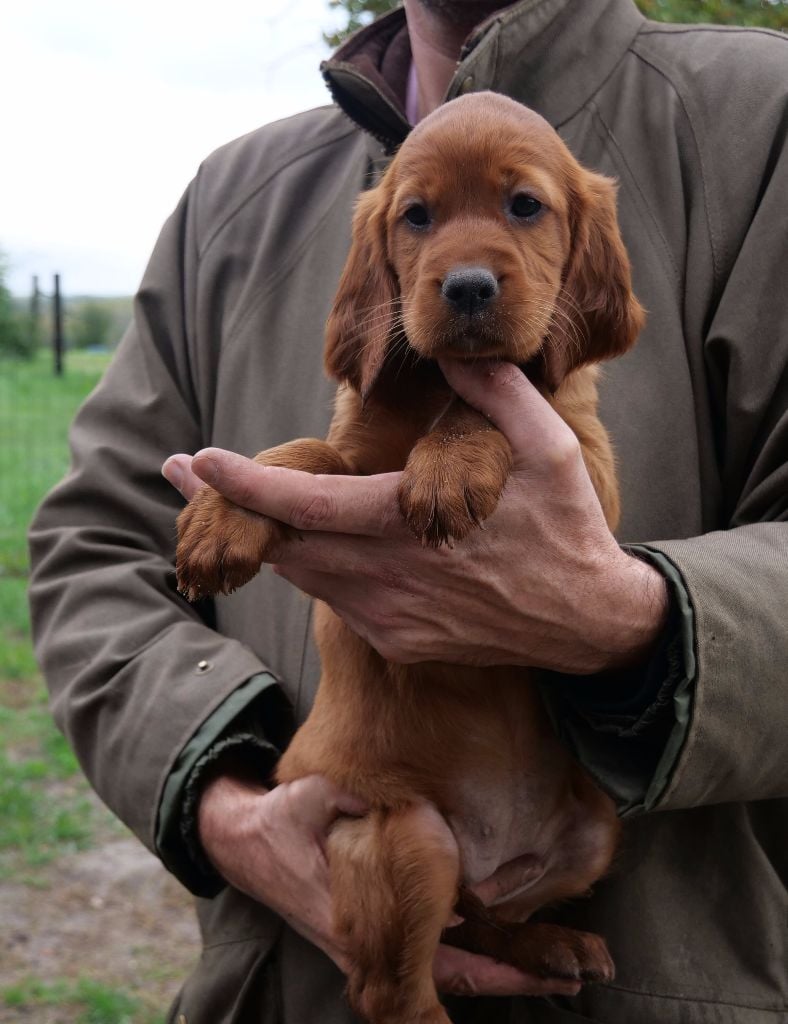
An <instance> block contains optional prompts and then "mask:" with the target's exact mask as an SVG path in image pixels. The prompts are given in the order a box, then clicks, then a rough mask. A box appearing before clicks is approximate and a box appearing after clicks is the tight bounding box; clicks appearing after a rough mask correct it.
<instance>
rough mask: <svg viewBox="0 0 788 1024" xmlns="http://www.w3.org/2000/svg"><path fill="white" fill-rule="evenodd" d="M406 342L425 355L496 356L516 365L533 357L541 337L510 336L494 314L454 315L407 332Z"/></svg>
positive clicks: (494, 357)
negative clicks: (464, 317)
mask: <svg viewBox="0 0 788 1024" xmlns="http://www.w3.org/2000/svg"><path fill="white" fill-rule="evenodd" d="M408 342H409V345H410V347H411V348H412V349H413V350H414V351H415V352H417V353H418V355H419V356H421V357H422V358H424V359H443V358H446V359H460V360H463V361H473V360H476V359H499V360H502V361H505V362H510V363H517V364H518V365H519V364H523V363H527V362H528V361H529V360H531V359H532V358H534V357H535V356H536V355H537V354H538V352H539V350H540V348H541V345H542V339H541V338H535V339H533V340H531V339H523V338H520V337H515V338H513V337H511V335H510V331H508V330H502V329H501V326H500V324H499V322H498V321H497V320H496V319H495V318H493V317H490V319H489V320H485V321H476V322H471V323H469V322H463V321H458V320H456V319H452V320H451V321H449V322H448V323H445V322H444V323H437V324H435V325H434V326H433V327H432V328H431V329H430V331H429V332H425V333H424V334H422V332H421V331H413V332H412V333H411V332H408Z"/></svg>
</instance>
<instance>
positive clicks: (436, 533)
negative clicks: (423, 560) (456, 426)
mask: <svg viewBox="0 0 788 1024" xmlns="http://www.w3.org/2000/svg"><path fill="white" fill-rule="evenodd" d="M485 440H486V443H485V445H484V447H483V448H482V446H481V445H479V446H478V448H479V449H481V450H479V451H477V450H475V449H476V447H477V446H474V447H473V448H472V447H471V446H469V445H468V444H466V445H459V444H458V445H452V444H450V443H448V444H447V442H446V440H445V439H435V438H432V437H425V438H422V439H421V440H420V441H419V442H418V444H417V445H416V446H415V447H414V449H413V451H412V452H411V454H410V458H409V459H408V463H407V465H406V466H405V469H404V470H403V473H402V479H401V481H400V486H399V491H398V497H399V506H400V509H401V510H402V514H403V516H404V517H405V521H406V522H407V524H408V526H409V527H410V528H411V530H412V531H413V532H414V533H415V534H416V536H417V537H418V538H419V539H420V540H421V541H422V543H424V544H429V545H430V547H436V548H437V547H440V546H441V544H449V543H450V542H451V541H452V540H462V539H463V537H465V536H467V534H468V533H470V531H471V530H473V529H474V528H475V527H477V526H480V525H481V523H483V522H484V520H485V519H487V517H488V516H490V515H492V513H493V512H494V511H495V508H496V506H497V504H498V500H499V499H500V497H501V492H502V491H503V488H504V485H505V484H506V480H507V478H508V476H509V472H510V469H511V450H510V449H509V446H508V444H507V443H506V441H505V440H504V439H503V438H501V443H500V444H497V443H492V444H491V439H490V437H489V436H488V437H487V438H486V439H485Z"/></svg>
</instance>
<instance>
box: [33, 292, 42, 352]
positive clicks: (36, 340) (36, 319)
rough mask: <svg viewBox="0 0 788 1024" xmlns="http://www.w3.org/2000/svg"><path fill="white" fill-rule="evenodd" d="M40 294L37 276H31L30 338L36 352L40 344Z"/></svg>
mask: <svg viewBox="0 0 788 1024" xmlns="http://www.w3.org/2000/svg"><path fill="white" fill-rule="evenodd" d="M40 331H41V292H40V291H39V290H38V274H33V290H32V292H31V295H30V336H31V338H32V342H31V344H32V346H33V348H34V349H35V351H36V352H38V346H39V344H40V343H41V333H40Z"/></svg>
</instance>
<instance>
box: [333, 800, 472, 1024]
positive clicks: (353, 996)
mask: <svg viewBox="0 0 788 1024" xmlns="http://www.w3.org/2000/svg"><path fill="white" fill-rule="evenodd" d="M328 856H329V864H330V869H331V892H332V897H333V901H334V915H335V922H336V927H337V932H338V935H339V937H340V939H341V941H342V943H343V946H344V949H345V951H346V953H347V956H348V959H349V960H350V961H351V963H352V968H351V970H350V972H349V975H348V998H349V1000H350V1003H351V1006H352V1007H353V1009H354V1010H355V1011H356V1013H358V1014H359V1015H360V1016H361V1017H362V1018H364V1019H365V1020H366V1021H368V1022H369V1024H450V1022H449V1018H448V1016H447V1015H446V1012H445V1010H444V1009H443V1007H442V1006H441V1005H440V1003H439V1001H438V996H437V993H436V991H435V985H434V982H433V980H432V962H433V959H434V956H435V951H436V949H437V946H438V942H439V941H440V936H441V931H442V929H443V927H444V925H445V923H446V921H447V920H448V917H449V914H450V912H451V908H452V906H453V904H454V901H455V899H456V895H457V881H458V876H459V853H458V850H457V844H456V842H455V840H454V836H453V835H452V833H451V831H450V830H449V827H448V825H447V824H446V821H445V820H444V819H443V818H442V817H441V815H440V814H438V812H437V811H436V810H435V808H434V807H432V806H431V805H429V804H420V805H418V806H411V807H407V808H404V809H403V810H398V811H374V812H372V813H371V814H370V815H368V816H367V817H366V818H354V819H342V820H341V821H339V822H338V823H337V825H336V826H335V827H334V829H333V831H332V833H331V836H330V838H329V843H328Z"/></svg>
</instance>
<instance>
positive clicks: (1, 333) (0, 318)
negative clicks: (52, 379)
mask: <svg viewBox="0 0 788 1024" xmlns="http://www.w3.org/2000/svg"><path fill="white" fill-rule="evenodd" d="M7 266H8V265H7V263H6V259H5V256H4V255H3V253H2V252H0V358H2V357H3V356H7V357H11V358H15V359H30V358H31V357H32V355H33V350H34V347H35V341H36V338H35V336H34V332H33V331H32V330H31V325H30V324H29V323H28V322H27V318H26V317H25V316H24V315H23V314H22V313H20V312H19V309H18V308H17V304H16V303H15V302H14V300H13V299H12V297H11V293H10V292H9V290H8V288H7V286H6V272H7Z"/></svg>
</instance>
